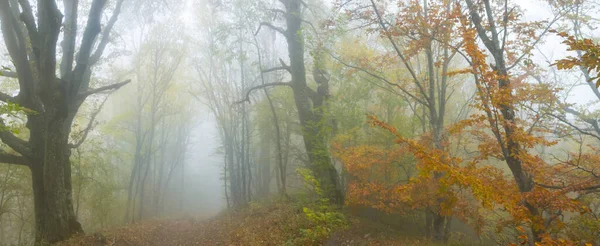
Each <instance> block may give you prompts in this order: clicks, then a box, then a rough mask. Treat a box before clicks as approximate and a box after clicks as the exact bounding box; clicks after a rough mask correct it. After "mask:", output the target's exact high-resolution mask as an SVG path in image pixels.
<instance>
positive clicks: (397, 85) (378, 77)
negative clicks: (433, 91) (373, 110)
mask: <svg viewBox="0 0 600 246" xmlns="http://www.w3.org/2000/svg"><path fill="white" fill-rule="evenodd" d="M329 55H330V56H331V57H332V58H333V59H335V60H336V61H338V62H339V63H341V64H343V65H344V66H346V67H349V68H353V69H356V70H358V71H361V72H364V73H366V74H368V75H369V76H371V77H373V78H376V79H378V80H381V81H383V82H385V83H386V84H388V85H390V86H393V87H395V88H398V89H400V91H402V92H403V93H404V94H406V95H408V96H409V97H410V98H412V99H414V100H415V101H417V102H418V103H420V104H422V105H424V106H425V107H429V103H428V101H423V100H422V99H420V98H418V97H417V96H415V95H414V94H413V93H410V92H409V91H407V90H406V89H404V88H403V87H402V86H400V85H399V84H396V83H394V82H391V81H389V80H388V79H386V78H384V77H382V76H379V75H377V74H375V73H373V72H371V71H369V70H366V69H364V68H362V67H359V66H355V65H351V64H348V63H346V62H344V61H342V60H341V59H340V58H338V57H336V56H334V55H333V54H331V53H330V54H329Z"/></svg>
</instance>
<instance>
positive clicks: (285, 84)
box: [233, 82, 292, 104]
mask: <svg viewBox="0 0 600 246" xmlns="http://www.w3.org/2000/svg"><path fill="white" fill-rule="evenodd" d="M270 86H289V87H292V83H291V82H274V83H268V84H262V85H258V86H255V87H252V88H250V89H249V90H248V92H246V97H245V98H244V99H243V100H240V101H237V102H234V103H233V104H240V103H244V102H248V103H250V93H252V91H254V90H258V89H261V88H265V87H270Z"/></svg>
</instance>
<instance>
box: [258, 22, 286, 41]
mask: <svg viewBox="0 0 600 246" xmlns="http://www.w3.org/2000/svg"><path fill="white" fill-rule="evenodd" d="M262 26H266V27H269V28H271V29H273V30H275V31H277V32H278V33H281V35H283V36H284V37H286V38H287V36H288V34H287V31H286V30H285V29H283V28H281V27H276V26H274V25H273V24H271V23H269V22H261V23H260V26H258V30H256V32H255V33H254V35H255V36H256V34H258V32H259V31H260V28H261V27H262Z"/></svg>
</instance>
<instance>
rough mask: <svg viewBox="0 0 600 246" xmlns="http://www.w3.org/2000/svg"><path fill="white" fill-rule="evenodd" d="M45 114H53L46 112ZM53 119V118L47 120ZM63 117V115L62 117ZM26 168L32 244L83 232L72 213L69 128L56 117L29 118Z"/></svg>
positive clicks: (41, 243)
mask: <svg viewBox="0 0 600 246" xmlns="http://www.w3.org/2000/svg"><path fill="white" fill-rule="evenodd" d="M46 110H47V112H48V113H49V112H51V111H53V110H52V109H50V108H47V109H46ZM49 115H53V116H55V117H53V118H51V117H48V116H49ZM65 115H66V114H65ZM29 120H30V121H31V122H30V123H31V128H30V129H31V133H30V134H31V135H30V136H31V137H30V141H31V143H32V144H33V145H32V150H33V154H34V159H33V160H31V161H32V163H31V165H30V169H31V175H32V183H33V184H32V187H33V195H34V199H33V200H34V207H35V209H34V210H35V222H36V235H35V238H36V244H37V245H46V244H51V243H55V242H58V241H62V240H65V239H68V238H69V237H71V236H72V235H74V234H77V233H81V232H83V228H82V227H81V224H79V222H77V219H76V216H75V210H74V209H73V196H72V187H71V162H70V160H69V157H70V149H69V147H68V138H69V132H70V127H71V124H70V122H71V121H69V120H66V119H65V117H61V116H60V115H58V116H56V114H45V115H38V116H30V117H29Z"/></svg>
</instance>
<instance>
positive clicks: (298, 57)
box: [245, 0, 344, 205]
mask: <svg viewBox="0 0 600 246" xmlns="http://www.w3.org/2000/svg"><path fill="white" fill-rule="evenodd" d="M279 2H281V3H282V4H283V5H284V7H285V11H283V10H278V11H279V12H282V13H283V17H284V18H285V23H286V29H284V28H281V27H276V26H275V25H273V24H272V23H267V22H262V23H261V27H262V26H266V27H269V28H271V29H272V30H274V31H276V32H278V33H279V34H281V35H283V36H284V37H285V39H286V41H287V45H288V56H289V59H290V65H287V64H285V63H283V62H282V64H281V66H280V67H275V68H270V69H267V71H277V70H286V71H288V72H289V73H290V75H291V81H290V82H274V83H268V84H262V85H260V86H256V87H252V88H250V89H249V90H248V92H247V94H246V99H245V101H249V98H248V96H249V95H250V93H251V92H252V91H253V90H256V89H261V88H264V87H268V86H289V87H291V88H292V91H293V94H294V101H295V104H296V109H297V110H298V118H299V120H300V124H301V125H302V136H303V140H304V147H305V149H306V152H307V154H308V159H309V162H310V169H311V170H312V171H313V173H314V175H315V176H316V178H317V179H318V180H319V182H320V184H321V186H322V188H323V190H324V195H325V196H326V197H327V198H329V199H330V200H331V202H333V203H335V204H338V205H343V203H344V194H343V192H342V189H341V186H340V182H339V175H338V173H337V170H336V169H335V167H334V166H333V163H332V161H331V156H330V154H329V151H328V146H327V134H326V130H325V129H326V128H325V122H324V114H325V111H326V100H327V98H328V97H329V83H328V82H329V78H328V77H327V75H326V72H325V70H324V69H323V67H321V66H322V64H319V63H318V61H315V64H316V65H315V69H314V71H313V72H314V73H313V77H314V80H315V82H317V84H318V88H317V90H316V91H315V90H313V89H312V88H310V87H309V86H308V83H307V78H306V77H307V71H306V64H305V58H304V55H305V54H304V35H305V34H304V30H303V28H302V24H303V23H305V22H306V20H304V19H302V18H303V16H302V12H303V7H304V5H305V3H304V2H303V1H301V0H280V1H279ZM317 60H318V59H317Z"/></svg>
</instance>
